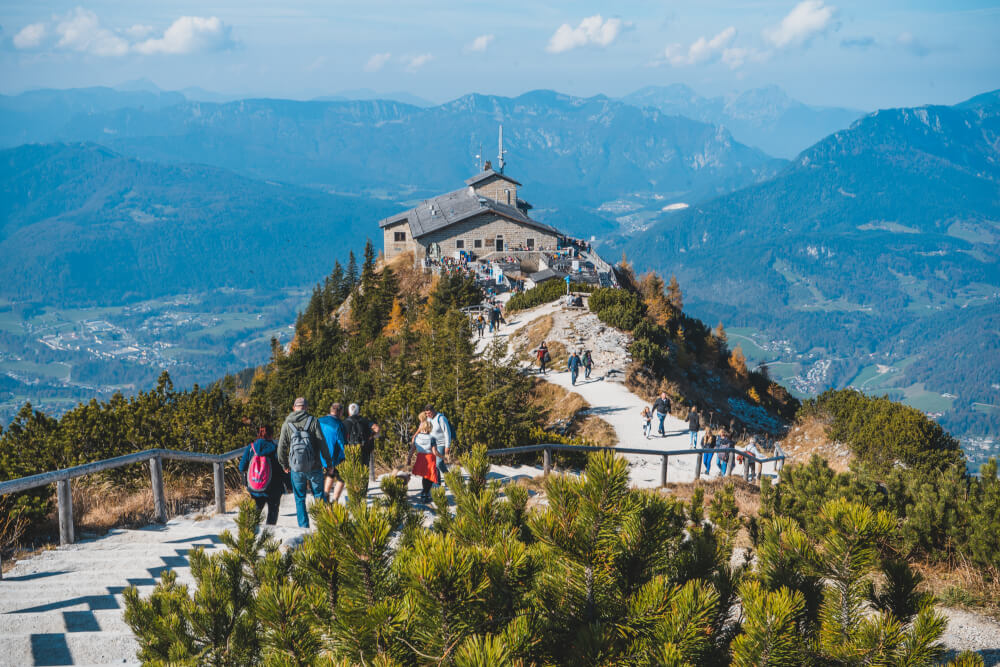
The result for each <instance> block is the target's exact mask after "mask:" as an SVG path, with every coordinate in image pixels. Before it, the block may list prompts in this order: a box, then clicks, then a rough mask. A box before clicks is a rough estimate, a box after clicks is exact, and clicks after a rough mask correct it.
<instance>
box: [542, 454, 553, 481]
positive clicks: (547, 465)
mask: <svg viewBox="0 0 1000 667" xmlns="http://www.w3.org/2000/svg"><path fill="white" fill-rule="evenodd" d="M550 472H552V450H550V449H544V450H542V473H543V474H545V475H548V474H549V473H550Z"/></svg>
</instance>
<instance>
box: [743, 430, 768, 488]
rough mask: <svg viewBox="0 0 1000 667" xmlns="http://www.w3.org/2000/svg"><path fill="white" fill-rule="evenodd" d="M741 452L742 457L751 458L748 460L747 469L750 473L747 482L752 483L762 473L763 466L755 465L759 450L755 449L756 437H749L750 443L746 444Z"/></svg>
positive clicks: (761, 464)
mask: <svg viewBox="0 0 1000 667" xmlns="http://www.w3.org/2000/svg"><path fill="white" fill-rule="evenodd" d="M743 451H744V456H749V457H752V458H749V461H750V463H749V468H748V471H749V473H750V474H749V480H748V481H751V482H752V481H754V480H756V479H759V478H760V476H761V473H762V472H763V471H764V464H763V463H757V458H758V457H759V456H760V449H759V448H758V447H757V436H751V438H750V442H748V443H747V446H746V447H745V448H744V449H743Z"/></svg>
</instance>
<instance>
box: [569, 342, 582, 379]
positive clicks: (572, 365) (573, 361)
mask: <svg viewBox="0 0 1000 667" xmlns="http://www.w3.org/2000/svg"><path fill="white" fill-rule="evenodd" d="M580 366H581V362H580V357H579V356H578V355H577V353H576V350H574V351H573V354H571V355H569V359H567V360H566V368H568V369H569V379H570V384H572V385H573V386H574V387H575V386H576V378H577V377H578V376H579V375H580Z"/></svg>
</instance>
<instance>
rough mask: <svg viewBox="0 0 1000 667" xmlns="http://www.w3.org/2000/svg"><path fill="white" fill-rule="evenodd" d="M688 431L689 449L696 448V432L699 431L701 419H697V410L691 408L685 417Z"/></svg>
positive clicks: (693, 407)
mask: <svg viewBox="0 0 1000 667" xmlns="http://www.w3.org/2000/svg"><path fill="white" fill-rule="evenodd" d="M687 423H688V430H689V431H690V432H691V449H697V448H698V431H699V430H701V419H700V418H699V417H698V408H697V407H695V406H693V405H692V406H691V411H690V412H689V413H688V416H687Z"/></svg>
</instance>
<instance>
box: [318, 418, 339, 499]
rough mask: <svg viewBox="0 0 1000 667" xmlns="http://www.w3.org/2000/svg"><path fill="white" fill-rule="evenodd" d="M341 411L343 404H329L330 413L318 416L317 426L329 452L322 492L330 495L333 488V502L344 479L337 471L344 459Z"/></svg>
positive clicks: (337, 497)
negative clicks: (321, 432) (328, 465)
mask: <svg viewBox="0 0 1000 667" xmlns="http://www.w3.org/2000/svg"><path fill="white" fill-rule="evenodd" d="M342 413H343V406H341V405H340V403H334V404H333V405H331V406H330V414H328V415H326V416H325V417H320V418H319V428H320V430H321V431H323V439H324V440H326V446H327V448H328V450H329V453H330V467H329V468H327V469H326V474H325V477H326V479H325V480H324V481H323V493H325V494H326V495H327V497H329V496H330V489H331V488H332V489H333V498H332V501H333V502H338V501H339V500H340V494H342V493H343V492H344V480H343V479H341V478H340V474H339V473H338V472H337V466H339V465H340V464H341V463H343V461H344V422H343V421H341V419H340V415H341V414H342Z"/></svg>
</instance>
